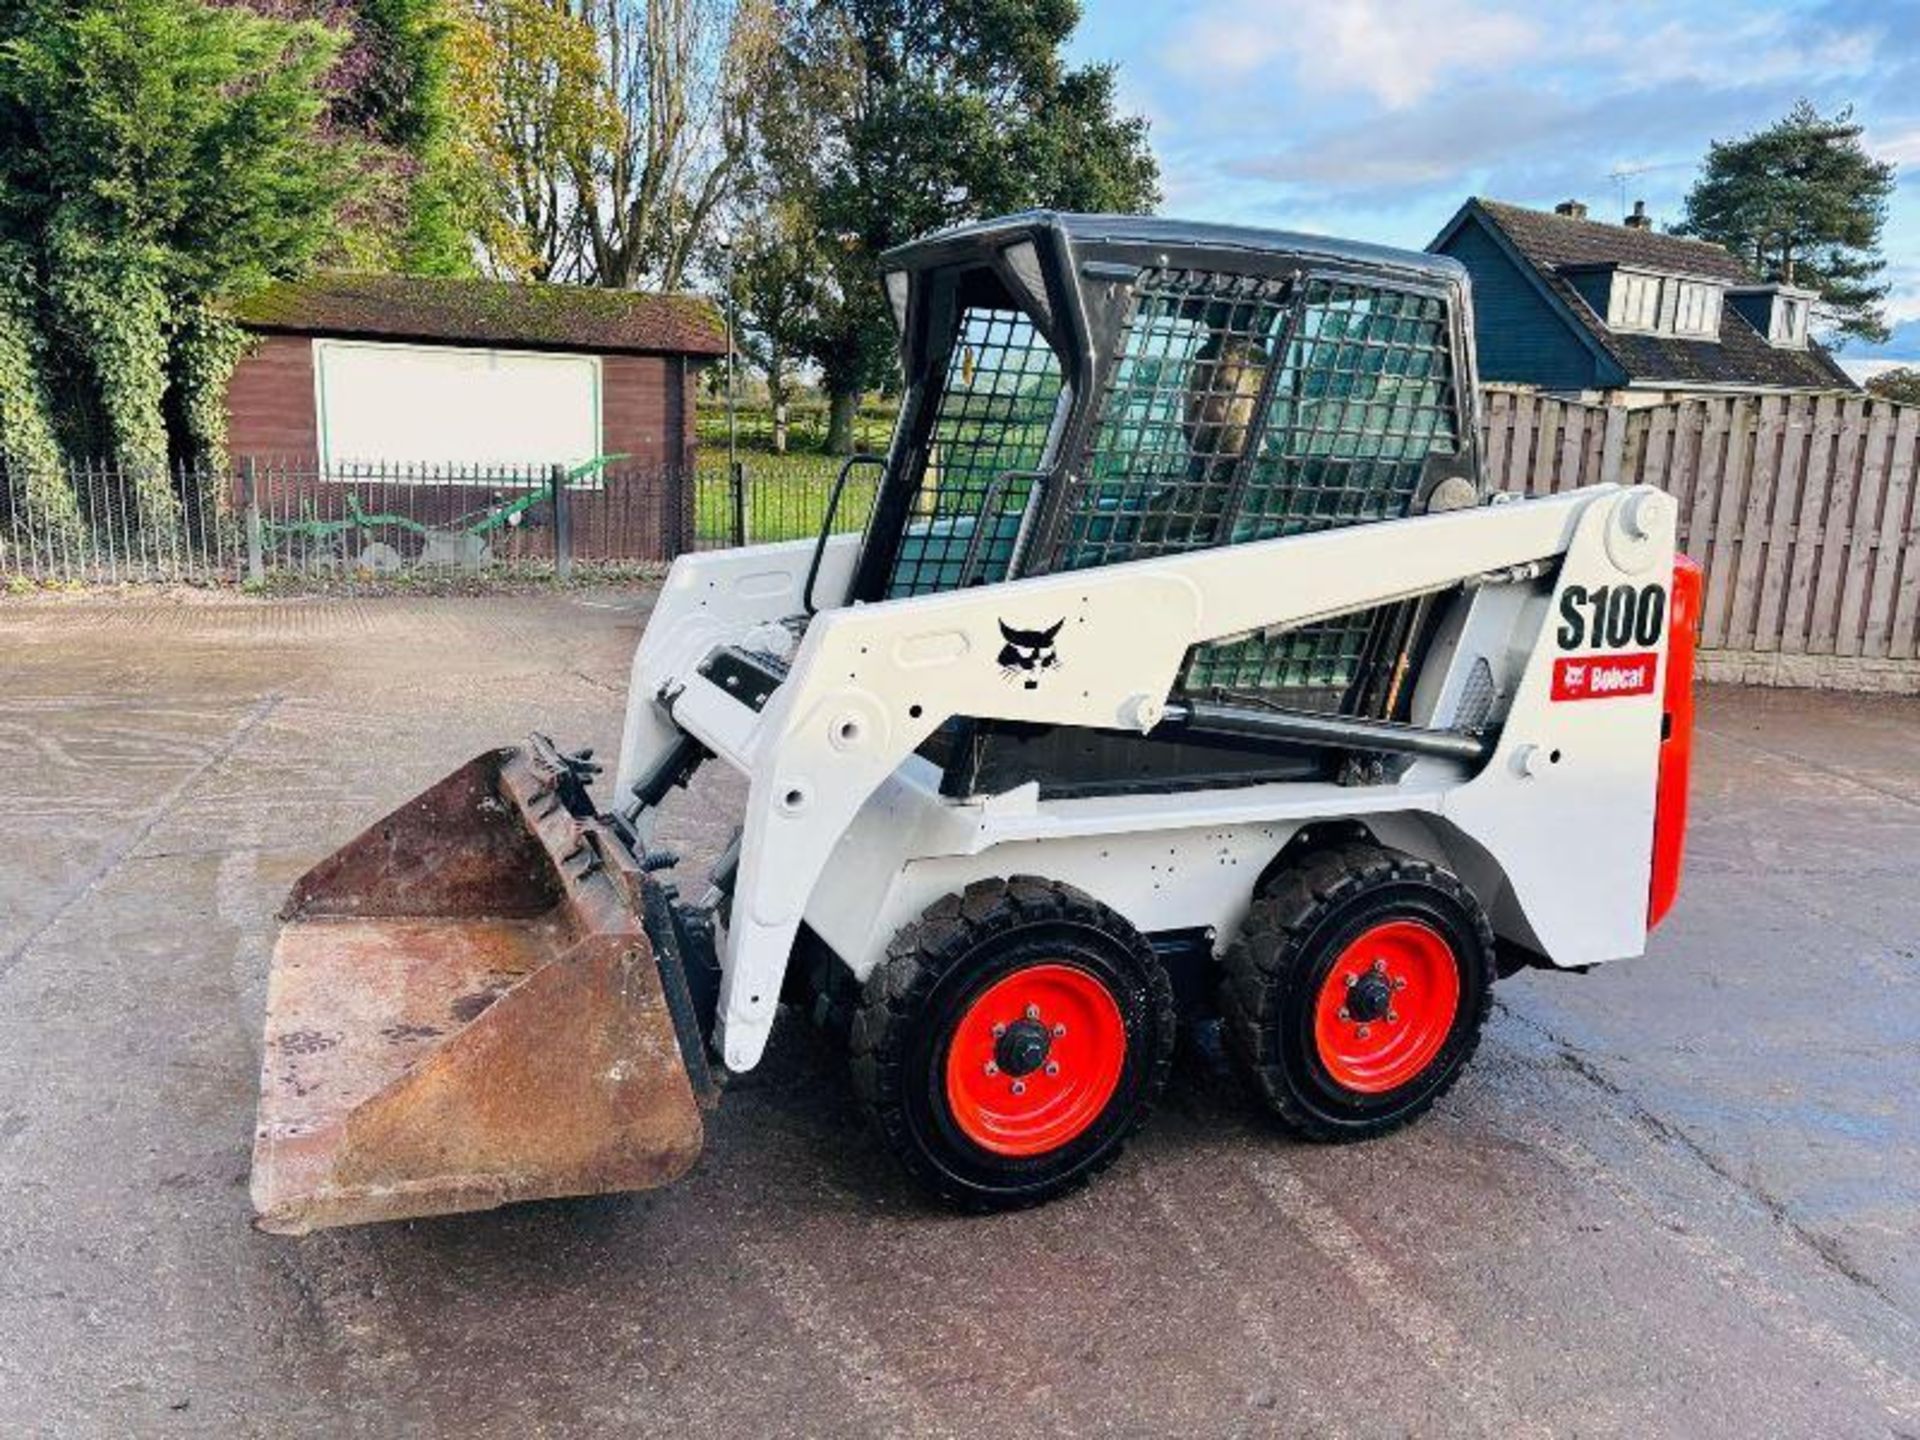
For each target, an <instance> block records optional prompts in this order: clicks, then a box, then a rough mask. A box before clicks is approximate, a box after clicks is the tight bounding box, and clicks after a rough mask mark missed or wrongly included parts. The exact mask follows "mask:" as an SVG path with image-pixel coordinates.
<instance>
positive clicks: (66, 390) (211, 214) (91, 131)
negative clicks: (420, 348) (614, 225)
mask: <svg viewBox="0 0 1920 1440" xmlns="http://www.w3.org/2000/svg"><path fill="white" fill-rule="evenodd" d="M446 3H448V0H0V464H4V466H5V469H6V472H7V476H8V477H9V482H10V483H9V485H8V486H7V487H0V498H4V497H5V496H7V495H11V497H12V502H11V503H12V505H13V506H14V508H15V509H19V508H21V502H22V501H24V502H25V508H28V509H30V510H31V511H32V512H33V513H34V515H35V516H36V517H37V522H36V523H40V524H43V525H53V526H55V527H59V528H63V529H66V530H73V531H77V530H78V529H80V528H81V527H82V523H83V519H84V517H85V515H86V514H88V513H90V506H89V503H88V501H89V498H90V497H87V496H76V495H75V494H74V493H73V491H72V488H71V483H70V481H69V479H68V472H67V467H66V466H65V465H64V464H63V461H82V460H84V461H95V460H105V461H109V462H113V464H114V467H115V469H116V470H117V471H118V473H119V475H120V476H121V477H122V478H121V480H120V482H119V483H120V484H121V486H122V487H123V488H122V493H120V494H118V495H116V496H114V497H112V498H113V499H114V500H115V501H117V502H118V503H117V504H116V505H115V507H114V508H115V510H116V511H117V512H122V513H128V514H131V515H134V516H136V517H137V518H138V520H139V522H140V524H142V525H143V526H152V527H167V526H172V525H174V524H176V523H177V522H178V520H179V517H180V513H181V500H182V498H183V497H182V496H181V495H180V494H179V493H178V491H177V488H176V487H177V485H178V484H179V483H180V481H179V480H178V478H177V476H178V475H179V474H181V473H183V472H189V471H191V470H192V469H193V468H194V467H195V466H202V465H204V464H206V463H207V462H211V463H213V464H215V465H219V464H224V462H225V460H226V458H227V457H226V425H227V417H226V391H227V385H228V381H229V380H230V378H231V376H232V373H233V369H234V366H235V364H236V363H237V362H238V360H239V358H240V356H241V354H242V353H243V351H244V349H245V346H246V337H245V335H244V333H243V332H242V331H240V330H239V329H238V328H237V327H236V326H235V325H234V324H233V322H232V321H231V320H229V319H228V318H226V317H227V315H228V314H229V313H230V311H231V308H232V307H233V306H234V305H235V304H236V303H238V302H239V301H240V300H242V299H244V298H245V297H246V296H248V295H251V294H253V293H255V292H257V291H258V290H260V289H261V288H263V287H264V286H265V285H267V284H268V283H270V282H271V281H273V280H275V279H281V278H287V277H294V276H298V275H301V274H303V273H305V272H307V271H308V270H310V269H312V268H313V266H314V265H316V264H318V263H323V262H331V263H338V262H341V261H343V260H346V261H352V260H355V259H358V260H359V261H360V262H361V263H364V264H367V265H370V266H373V267H376V268H383V269H402V270H414V271H424V272H427V273H450V272H459V271H461V270H462V269H464V268H465V267H466V259H465V247H464V236H463V231H462V228H461V226H460V224H459V218H460V217H459V216H458V213H457V207H455V206H454V205H453V203H452V201H451V200H450V198H449V197H450V195H451V193H452V192H451V182H450V181H448V180H447V178H446V176H445V175H444V173H443V170H442V167H441V165H440V161H439V160H438V158H437V157H439V156H440V155H441V154H442V152H443V151H444V149H445V141H444V136H445V129H446V127H445V120H444V116H445V107H446V99H445V66H444V63H443V59H442V56H443V52H444V43H445V26H444V23H443V19H444V6H445V5H446ZM56 397H57V400H56ZM56 404H57V406H58V408H57V409H56ZM186 498H189V499H194V498H199V497H186ZM220 499H221V501H222V503H224V495H222V496H221V497H220ZM10 520H17V516H11V517H10V516H9V515H7V514H6V513H4V512H0V526H4V525H5V524H7V523H9V521H10Z"/></svg>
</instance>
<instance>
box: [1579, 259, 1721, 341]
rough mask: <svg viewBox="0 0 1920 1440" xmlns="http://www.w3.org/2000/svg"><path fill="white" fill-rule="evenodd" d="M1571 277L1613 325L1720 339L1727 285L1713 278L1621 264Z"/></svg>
mask: <svg viewBox="0 0 1920 1440" xmlns="http://www.w3.org/2000/svg"><path fill="white" fill-rule="evenodd" d="M1571 278H1572V279H1573V282H1574V286H1575V288H1576V289H1578V290H1579V291H1580V293H1581V294H1582V295H1584V296H1586V297H1587V301H1588V303H1589V304H1591V305H1592V306H1593V307H1594V309H1595V310H1597V311H1599V312H1600V313H1601V314H1603V315H1604V316H1606V320H1607V327H1608V328H1609V329H1611V330H1617V331H1620V332H1621V333H1622V334H1628V335H1673V336H1676V337H1678V338H1680V339H1683V340H1718V339H1719V338H1720V297H1721V287H1720V286H1719V285H1716V284H1715V283H1714V282H1712V281H1711V280H1698V279H1694V278H1692V277H1690V276H1683V275H1661V274H1658V273H1656V272H1654V271H1651V270H1639V269H1629V268H1627V267H1625V266H1620V265H1606V266H1598V267H1593V268H1590V269H1583V270H1582V271H1580V272H1578V273H1576V274H1574V275H1573V276H1572V277H1571Z"/></svg>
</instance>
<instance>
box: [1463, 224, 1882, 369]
mask: <svg viewBox="0 0 1920 1440" xmlns="http://www.w3.org/2000/svg"><path fill="white" fill-rule="evenodd" d="M1427 248H1428V249H1429V250H1430V251H1433V252H1435V253H1437V254H1442V255H1451V256H1452V257H1453V258H1454V259H1456V260H1458V261H1460V263H1461V264H1463V265H1465V266H1466V267H1467V270H1468V273H1469V274H1470V275H1471V276H1472V277H1473V295H1474V328H1475V339H1476V342H1477V349H1478V351H1479V361H1480V378H1481V379H1482V380H1483V381H1484V382H1486V383H1489V384H1507V385H1525V386H1531V387H1535V388H1537V389H1540V390H1543V391H1548V392H1551V393H1553V394H1556V395H1563V396H1566V397H1568V398H1577V399H1582V400H1586V401H1590V402H1598V403H1607V404H1617V405H1633V406H1638V405H1651V404H1658V403H1660V402H1662V401H1666V400H1675V399H1680V398H1682V397H1685V396H1689V395H1708V394H1723V393H1727V392H1731V391H1740V392H1744V393H1755V392H1773V393H1807V392H1814V391H1832V390H1844V391H1849V392H1851V391H1854V390H1856V389H1857V387H1856V386H1855V385H1854V383H1853V381H1852V380H1850V379H1849V378H1848V377H1847V375H1846V372H1845V371H1843V370H1842V369H1841V368H1840V367H1839V365H1838V364H1837V363H1835V361H1834V359H1833V357H1832V356H1831V355H1829V354H1828V353H1827V352H1826V350H1824V349H1823V348H1821V346H1820V345H1818V344H1817V343H1815V342H1814V341H1813V340H1811V339H1810V338H1809V337H1808V333H1807V329H1808V322H1809V320H1810V318H1811V315H1812V309H1813V301H1814V299H1815V298H1816V297H1815V295H1814V293H1813V292H1812V291H1810V290H1804V289H1797V288H1795V287H1793V286H1791V285H1769V284H1761V283H1759V282H1757V281H1756V280H1755V279H1754V278H1753V276H1752V275H1751V274H1750V273H1749V272H1748V270H1747V269H1746V267H1745V266H1744V265H1743V264H1742V263H1741V262H1740V261H1739V260H1738V259H1736V258H1735V257H1734V256H1733V255H1732V254H1731V253H1730V252H1729V251H1727V250H1726V249H1724V248H1722V247H1721V246H1719V245H1713V244H1709V243H1707V242H1705V241H1701V240H1688V239H1683V238H1681V237H1680V236H1677V235H1662V234H1660V233H1658V232H1657V231H1655V230H1654V228H1653V223H1652V221H1651V219H1649V217H1648V216H1647V213H1646V206H1645V204H1644V203H1636V204H1635V206H1634V208H1633V213H1632V214H1631V215H1628V216H1627V217H1626V218H1625V219H1624V220H1623V221H1622V222H1621V223H1620V224H1618V225H1609V224H1605V223H1602V222H1600V221H1596V220H1591V219H1589V218H1587V210H1586V207H1585V206H1584V205H1581V204H1579V203H1578V202H1577V201H1568V202H1566V203H1565V204H1562V205H1558V206H1556V207H1554V209H1553V211H1552V212H1551V213H1548V212H1546V211H1540V210H1526V209H1522V208H1521V207H1519V206H1517V205H1505V204H1501V203H1499V202H1498V201H1493V200H1481V199H1477V198H1476V199H1471V200H1468V201H1467V203H1466V204H1464V205H1462V206H1461V207H1460V209H1459V211H1458V212H1456V213H1455V215H1454V217H1453V218H1452V219H1451V220H1449V221H1448V222H1447V224H1446V227H1445V228H1444V229H1442V230H1441V232H1440V233H1439V235H1437V236H1436V237H1435V238H1434V240H1433V243H1432V244H1430V245H1429V246H1428V247H1427Z"/></svg>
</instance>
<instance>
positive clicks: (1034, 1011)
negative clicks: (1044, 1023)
mask: <svg viewBox="0 0 1920 1440" xmlns="http://www.w3.org/2000/svg"><path fill="white" fill-rule="evenodd" d="M1039 1018H1040V1007H1039V1006H1038V1005H1029V1006H1027V1019H1029V1020H1038V1019H1039Z"/></svg>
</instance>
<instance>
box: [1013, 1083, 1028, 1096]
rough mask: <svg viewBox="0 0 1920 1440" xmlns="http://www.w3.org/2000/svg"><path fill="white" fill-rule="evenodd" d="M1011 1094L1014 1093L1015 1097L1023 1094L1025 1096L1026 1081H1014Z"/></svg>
mask: <svg viewBox="0 0 1920 1440" xmlns="http://www.w3.org/2000/svg"><path fill="white" fill-rule="evenodd" d="M1013 1093H1014V1094H1016V1095H1024V1094H1026V1093H1027V1082H1026V1081H1024V1080H1016V1081H1014V1082H1013Z"/></svg>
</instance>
